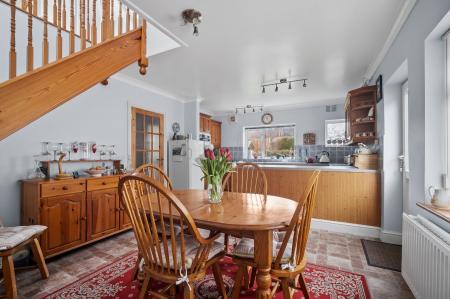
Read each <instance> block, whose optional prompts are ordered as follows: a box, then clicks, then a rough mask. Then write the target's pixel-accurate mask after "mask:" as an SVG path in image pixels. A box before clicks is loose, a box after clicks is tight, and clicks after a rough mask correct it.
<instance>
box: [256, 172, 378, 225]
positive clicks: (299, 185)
mask: <svg viewBox="0 0 450 299" xmlns="http://www.w3.org/2000/svg"><path fill="white" fill-rule="evenodd" d="M264 172H265V174H266V176H267V182H268V194H270V195H276V196H281V197H286V198H291V199H293V200H298V199H299V197H300V196H301V194H302V192H303V190H304V188H305V187H306V184H307V183H308V179H309V177H310V176H311V175H312V173H313V170H300V169H298V170H297V169H282V168H279V169H264ZM313 217H314V218H317V219H323V220H331V221H339V222H347V223H354V224H363V225H370V226H376V227H379V226H380V225H381V196H380V174H379V173H378V172H376V171H368V172H342V171H322V172H321V173H320V177H319V186H318V189H317V202H316V207H315V208H314V212H313Z"/></svg>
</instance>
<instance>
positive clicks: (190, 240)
mask: <svg viewBox="0 0 450 299" xmlns="http://www.w3.org/2000/svg"><path fill="white" fill-rule="evenodd" d="M184 240H185V245H186V249H185V250H186V267H187V268H188V269H190V268H191V266H192V262H193V261H194V259H195V256H196V254H197V249H198V247H199V243H198V241H197V239H196V238H195V237H193V236H191V235H184ZM175 243H176V246H175V247H176V251H177V267H178V268H180V267H181V248H180V244H181V241H180V237H177V238H176V242H175ZM167 245H168V246H167V247H168V252H169V264H170V267H171V268H172V269H173V268H174V261H173V254H172V242H167ZM223 249H224V248H223V244H222V243H219V242H213V243H212V244H211V249H210V250H209V254H208V260H209V259H212V258H213V257H215V256H216V255H218V254H220V253H221V252H223ZM164 252H165V251H164V245H163V244H162V243H161V253H162V256H163V264H164V265H163V266H165V265H167V261H166V257H165V254H164ZM158 264H160V263H159V259H158Z"/></svg>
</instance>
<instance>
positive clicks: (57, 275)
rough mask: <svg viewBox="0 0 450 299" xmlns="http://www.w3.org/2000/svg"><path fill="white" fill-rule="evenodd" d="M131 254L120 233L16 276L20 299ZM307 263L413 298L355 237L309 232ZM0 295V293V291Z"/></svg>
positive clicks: (132, 246) (377, 294)
mask: <svg viewBox="0 0 450 299" xmlns="http://www.w3.org/2000/svg"><path fill="white" fill-rule="evenodd" d="M132 250H136V242H135V240H134V236H133V234H132V233H124V234H121V235H119V236H116V237H112V238H109V239H107V240H105V241H100V242H98V243H96V244H94V245H91V246H88V247H85V248H82V249H79V250H77V251H74V252H72V253H69V254H66V255H63V256H61V257H58V258H54V259H52V260H50V261H49V262H48V268H49V271H50V277H49V278H48V279H47V280H45V281H44V280H41V279H40V276H39V272H38V271H37V270H31V271H27V272H22V273H19V274H18V275H17V284H18V288H19V292H20V296H21V298H40V297H41V296H43V295H45V294H49V293H52V292H53V291H55V290H57V289H59V288H61V287H62V286H64V285H66V284H69V283H71V282H73V281H75V280H77V279H79V278H81V277H83V276H84V275H86V274H87V273H91V272H92V271H94V270H95V269H97V268H99V267H101V266H103V265H106V264H108V263H109V262H110V261H112V260H114V259H116V258H117V257H120V256H122V255H124V254H125V253H127V252H130V251H132ZM308 259H309V261H310V262H311V263H315V264H319V265H324V266H330V267H338V268H339V269H341V270H347V271H352V272H357V273H361V274H364V275H365V276H366V278H367V282H368V284H369V289H370V293H371V295H372V298H375V299H376V298H384V299H386V298H395V299H400V298H414V297H413V295H412V294H411V292H410V290H409V288H408V286H407V285H406V283H405V281H404V280H403V278H402V277H401V275H400V273H399V272H395V271H390V270H385V269H380V268H375V267H371V266H368V265H367V262H366V258H365V256H364V252H363V248H362V245H361V241H360V240H359V238H358V237H354V236H351V235H345V234H336V233H330V232H327V231H317V230H313V231H312V232H311V234H310V241H309V244H308ZM0 292H3V290H1V287H0Z"/></svg>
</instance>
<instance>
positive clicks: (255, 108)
mask: <svg viewBox="0 0 450 299" xmlns="http://www.w3.org/2000/svg"><path fill="white" fill-rule="evenodd" d="M257 112H263V106H262V105H246V106H238V107H236V108H234V114H247V113H257Z"/></svg>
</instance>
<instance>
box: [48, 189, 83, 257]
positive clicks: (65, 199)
mask: <svg viewBox="0 0 450 299" xmlns="http://www.w3.org/2000/svg"><path fill="white" fill-rule="evenodd" d="M41 219H42V225H45V226H47V227H48V229H47V230H46V231H45V233H44V234H43V237H42V240H43V242H42V243H43V244H42V247H43V250H44V252H45V255H50V254H53V253H56V252H60V251H63V250H66V249H69V248H71V247H75V246H77V245H79V244H81V243H83V242H85V240H86V221H85V220H86V200H85V193H84V192H82V193H74V194H67V195H60V196H54V197H48V198H43V199H41Z"/></svg>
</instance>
